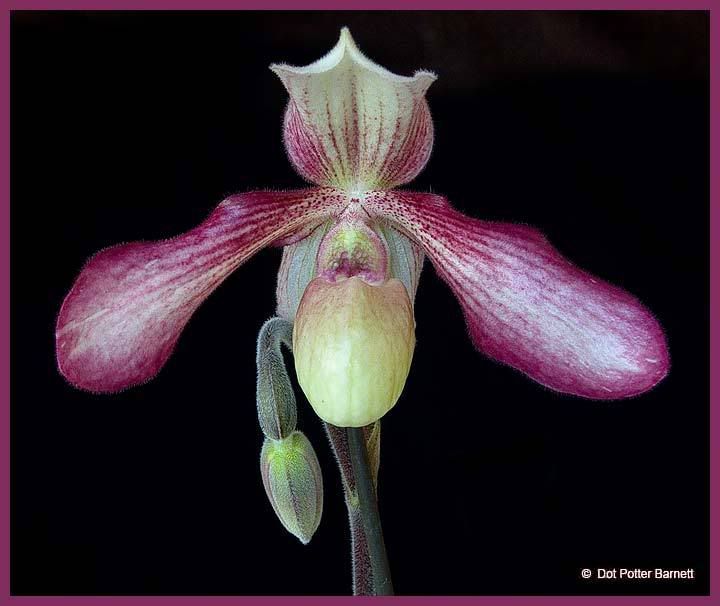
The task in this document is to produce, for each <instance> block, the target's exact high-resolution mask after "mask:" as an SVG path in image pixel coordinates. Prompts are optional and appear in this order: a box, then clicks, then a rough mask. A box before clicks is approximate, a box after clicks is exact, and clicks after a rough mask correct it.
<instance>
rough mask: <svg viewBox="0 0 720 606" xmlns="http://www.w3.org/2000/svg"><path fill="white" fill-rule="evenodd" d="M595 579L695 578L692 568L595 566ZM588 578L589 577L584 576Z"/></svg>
mask: <svg viewBox="0 0 720 606" xmlns="http://www.w3.org/2000/svg"><path fill="white" fill-rule="evenodd" d="M592 576H594V577H595V578H596V579H610V580H641V579H693V580H694V579H695V569H694V568H684V569H682V570H672V569H668V568H597V569H595V574H594V575H592ZM584 578H589V577H584Z"/></svg>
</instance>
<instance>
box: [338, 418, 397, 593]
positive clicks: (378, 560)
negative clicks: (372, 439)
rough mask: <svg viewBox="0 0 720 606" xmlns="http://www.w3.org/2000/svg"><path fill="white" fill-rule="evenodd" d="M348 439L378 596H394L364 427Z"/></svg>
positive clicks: (349, 432) (350, 430) (353, 430)
mask: <svg viewBox="0 0 720 606" xmlns="http://www.w3.org/2000/svg"><path fill="white" fill-rule="evenodd" d="M347 436H348V446H349V450H350V460H351V462H352V468H353V473H354V475H355V488H356V490H357V496H358V500H359V501H360V512H361V517H362V520H363V527H364V530H365V536H366V538H367V544H368V552H369V556H370V565H371V567H372V575H373V585H374V589H375V595H393V586H392V579H391V578H390V565H389V563H388V558H387V553H386V551H385V540H384V539H383V532H382V526H381V524H380V513H379V511H378V504H377V498H376V497H375V489H374V488H373V480H372V475H371V473H370V466H369V464H368V456H367V448H366V446H365V436H364V434H363V430H362V428H360V427H348V428H347Z"/></svg>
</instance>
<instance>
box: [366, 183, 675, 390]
mask: <svg viewBox="0 0 720 606" xmlns="http://www.w3.org/2000/svg"><path fill="white" fill-rule="evenodd" d="M363 204H364V206H365V208H366V209H367V210H368V211H369V212H370V213H372V214H376V215H381V216H384V217H386V218H387V219H389V220H390V221H392V222H393V223H394V224H396V225H397V226H398V228H399V229H401V230H402V231H404V232H405V233H406V234H408V235H409V236H410V237H412V238H413V239H414V240H416V241H417V242H418V243H419V244H421V245H422V246H423V248H424V249H425V252H426V253H427V255H428V256H429V257H430V259H431V260H432V262H433V264H434V265H435V268H436V270H437V272H438V273H439V274H440V276H441V277H442V278H443V279H444V280H445V281H446V282H447V283H448V284H449V285H450V287H451V288H452V290H453V292H454V293H455V295H456V296H457V298H458V300H459V301H460V304H461V305H462V308H463V311H464V313H465V318H466V320H467V324H468V328H469V329H470V335H471V337H472V340H473V342H474V344H475V346H476V347H477V348H478V349H479V350H480V351H482V352H484V353H486V354H487V355H488V356H490V357H492V358H495V359H496V360H499V361H501V362H504V363H506V364H509V365H510V366H513V367H515V368H517V369H518V370H521V371H522V372H524V373H526V374H527V375H528V376H530V377H531V378H532V379H534V380H536V381H538V382H539V383H541V384H543V385H545V386H547V387H550V388H552V389H555V390H557V391H560V392H564V393H570V394H575V395H578V396H583V397H587V398H596V399H615V398H623V397H628V396H632V395H636V394H639V393H642V392H644V391H646V390H648V389H650V388H651V387H653V386H654V385H655V384H657V383H658V382H659V381H660V380H661V379H662V378H663V377H664V376H665V375H666V374H667V372H668V368H669V355H668V350H667V346H666V341H665V336H664V334H663V331H662V329H661V327H660V325H659V324H658V322H657V320H656V319H655V318H654V317H653V315H652V314H651V313H650V312H649V311H648V310H647V309H646V308H645V307H644V306H643V305H642V304H641V303H640V302H639V301H638V300H637V299H636V298H634V297H633V296H632V295H630V294H628V293H627V292H625V291H623V290H621V289H619V288H616V287H614V286H612V285H610V284H608V283H606V282H603V281H602V280H600V279H598V278H595V277H593V276H591V275H590V274H588V273H586V272H584V271H582V270H580V269H578V268H577V267H575V266H574V265H572V264H571V263H570V262H569V261H567V260H566V259H565V258H563V257H562V256H561V255H560V254H559V253H558V252H557V251H556V250H555V249H554V248H553V247H552V246H551V245H550V244H549V243H548V242H547V240H546V239H545V238H544V237H543V235H542V234H540V233H539V232H538V231H536V230H534V229H532V228H529V227H524V226H520V225H512V224H508V223H488V222H485V221H479V220H477V219H471V218H469V217H466V216H464V215H462V214H461V213H459V212H457V211H456V210H454V209H453V208H452V207H451V206H450V205H449V204H448V202H447V200H445V199H444V198H443V197H442V196H437V195H433V194H417V193H410V192H385V193H383V192H378V193H373V194H369V195H368V196H367V197H366V199H365V200H364V202H363Z"/></svg>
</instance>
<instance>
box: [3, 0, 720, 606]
mask: <svg viewBox="0 0 720 606" xmlns="http://www.w3.org/2000/svg"><path fill="white" fill-rule="evenodd" d="M716 4H717V5H718V6H717V7H716V6H715V5H716ZM0 6H1V7H2V11H1V12H0V44H1V46H0V49H1V50H0V114H1V115H2V128H0V139H1V143H2V146H1V147H0V294H1V296H0V315H1V316H2V319H1V321H0V344H1V345H2V347H1V348H0V447H1V448H0V604H6V603H14V604H17V605H18V606H83V605H86V604H88V605H89V604H93V605H95V604H100V605H108V606H125V605H128V606H130V605H132V606H136V605H138V604H141V605H142V604H146V605H148V606H157V605H160V604H162V605H164V604H182V605H183V606H215V605H221V604H222V605H226V604H236V605H245V604H254V603H258V604H264V605H265V604H267V605H271V606H272V605H275V604H292V605H295V606H299V605H304V604H308V605H310V604H312V605H316V604H340V603H346V604H347V603H350V601H353V602H354V601H355V600H365V601H366V602H367V601H369V600H373V603H375V604H380V603H388V602H390V601H393V602H394V603H404V604H413V605H414V604H438V605H440V604H442V605H445V604H501V605H502V606H513V605H520V604H556V603H557V604H587V605H592V606H601V605H603V604H612V605H619V606H623V605H634V604H642V605H645V604H662V605H663V606H665V605H673V604H678V605H680V604H687V603H691V604H698V603H701V604H720V596H718V591H719V590H718V586H719V584H720V566H718V565H717V563H718V557H719V554H720V551H719V550H720V525H719V524H718V517H719V516H718V514H720V476H718V474H717V473H716V472H717V466H716V465H717V461H718V460H719V459H720V413H719V412H718V405H719V404H720V368H718V363H717V362H718V356H719V355H720V323H718V322H713V321H712V320H713V318H712V316H711V322H710V512H711V514H710V567H709V569H710V595H709V596H677V597H676V596H639V597H628V596H557V597H546V596H545V597H533V596H522V597H520V596H507V597H504V596H487V597H483V596H478V597H474V596H465V597H442V596H441V597H394V598H354V597H350V596H347V597H254V596H243V597H240V596H238V597H209V596H199V597H180V596H152V597H132V596H128V597H95V596H88V597H52V596H49V597H17V596H10V498H9V496H10V12H11V11H12V10H60V9H63V10H192V9H203V10H222V9H224V10H242V9H255V10H288V9H296V10H297V9H307V10H322V9H324V10H338V9H339V8H340V7H339V6H338V2H337V1H335V2H333V1H331V0H311V1H309V2H299V1H297V0H272V1H267V2H263V1H262V0H235V1H233V0H206V1H205V2H203V1H202V0H65V1H63V0H14V1H13V0H10V1H7V0H0ZM715 8H717V10H713V9H715ZM342 9H343V10H361V9H363V10H388V9H392V10H409V9H423V10H429V9H440V10H521V9H522V10H540V9H542V10H708V11H710V108H711V115H710V167H711V170H710V307H709V309H710V310H713V309H715V308H719V309H720V269H719V267H720V265H719V261H718V258H719V257H720V197H719V196H720V189H719V184H720V181H719V179H720V171H718V167H715V166H714V165H713V160H714V159H716V158H717V157H718V146H719V145H720V120H718V119H714V118H715V116H714V115H713V114H712V108H713V107H720V97H719V92H720V91H719V87H720V83H719V74H718V73H717V72H718V68H717V66H718V65H719V64H720V47H719V46H718V44H719V42H718V36H720V3H719V2H718V1H717V0H704V1H697V0H691V1H687V2H683V1H682V0H672V1H671V0H634V1H625V2H623V1H618V0H594V1H593V2H585V3H582V2H578V1H577V0H576V1H574V2H573V1H570V0H550V1H548V2H538V1H537V0H506V1H505V2H502V0H474V1H473V0H452V1H448V0H445V2H439V1H438V0H414V1H413V0H387V1H383V0H345V1H344V2H343V3H342ZM713 168H715V171H713ZM715 371H717V372H715Z"/></svg>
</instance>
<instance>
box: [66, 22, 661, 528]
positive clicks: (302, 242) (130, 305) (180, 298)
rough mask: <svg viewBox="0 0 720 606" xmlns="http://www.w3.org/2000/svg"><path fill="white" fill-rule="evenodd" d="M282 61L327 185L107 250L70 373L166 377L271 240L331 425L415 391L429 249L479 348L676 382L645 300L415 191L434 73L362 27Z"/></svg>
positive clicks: (303, 164)
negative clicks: (371, 47) (210, 302)
mask: <svg viewBox="0 0 720 606" xmlns="http://www.w3.org/2000/svg"><path fill="white" fill-rule="evenodd" d="M271 69H272V71H273V72H274V73H275V74H277V76H278V77H279V78H280V80H281V81H282V83H283V85H284V86H285V88H286V90H287V93H288V95H289V103H288V105H287V110H286V112H285V119H284V143H285V147H286V150H287V154H288V157H289V159H290V162H291V163H292V165H293V166H294V167H295V169H296V170H297V172H298V173H299V174H300V176H301V177H303V178H304V179H305V180H306V181H308V182H309V183H310V184H312V186H311V187H309V188H305V189H298V190H294V191H285V192H278V191H254V192H249V193H242V194H236V195H233V196H230V197H229V198H227V199H226V200H224V201H223V202H221V203H220V205H219V206H218V207H217V208H216V209H215V210H214V211H213V212H212V213H211V214H210V216H209V217H208V218H207V219H206V220H205V221H204V222H203V223H201V224H200V225H199V226H197V227H196V228H194V229H192V230H190V231H189V232H187V233H185V234H182V235H180V236H178V237H176V238H173V239H170V240H165V241H159V242H135V243H130V244H122V245H119V246H115V247H111V248H108V249H105V250H103V251H101V252H99V253H98V254H97V255H95V256H94V257H92V258H91V259H90V260H89V261H88V263H87V264H86V266H85V267H84V269H83V270H82V272H81V273H80V275H79V277H78V278H77V280H76V282H75V284H74V285H73V287H72V289H71V290H70V292H69V294H68V295H67V297H66V299H65V301H64V303H63V305H62V309H61V311H60V314H59V317H58V321H57V331H56V339H57V345H56V347H57V361H58V366H59V369H60V371H61V373H62V374H63V375H64V376H65V377H66V378H67V380H68V381H69V382H70V383H72V384H73V385H75V386H77V387H79V388H81V389H85V390H89V391H92V392H99V393H108V392H116V391H118V390H122V389H125V388H128V387H130V386H133V385H138V384H141V383H143V382H145V381H148V380H149V379H151V378H152V377H153V376H155V375H156V374H157V373H158V371H159V370H160V369H161V368H162V366H163V365H164V363H165V362H166V360H167V359H168V357H169V356H170V354H171V353H172V351H173V348H174V346H175V344H176V342H177V340H178V338H179V337H180V333H181V332H182V330H183V328H184V327H185V325H186V324H187V322H188V320H189V319H190V317H191V316H192V314H193V312H194V311H195V310H196V309H197V308H198V306H199V305H200V304H201V303H202V302H203V301H204V300H205V299H206V298H207V297H208V296H209V295H210V293H212V291H213V290H214V289H215V288H216V287H217V286H218V285H219V284H220V283H221V282H222V281H223V280H224V279H225V278H227V277H228V276H229V275H230V274H231V273H232V272H233V271H235V270H236V269H237V268H238V267H239V266H240V265H242V264H243V263H244V262H245V261H247V260H248V259H249V258H250V257H251V256H252V255H254V254H255V253H256V252H258V251H260V250H261V249H263V248H265V247H269V246H276V247H277V246H281V247H283V255H282V261H281V265H280V269H279V274H278V282H277V311H276V313H277V316H278V317H279V318H281V319H282V320H283V321H284V322H286V323H287V334H286V335H285V338H284V341H285V342H286V343H287V344H288V345H289V346H291V347H292V350H293V355H294V360H295V369H296V373H297V378H298V382H299V384H300V386H301V388H302V390H303V392H304V393H305V395H306V396H307V399H308V401H309V402H310V404H311V406H312V407H313V409H314V410H315V412H316V413H317V415H318V416H319V417H320V418H321V419H322V420H323V421H325V422H326V423H328V424H330V426H331V427H336V428H337V427H365V426H372V424H373V423H374V422H376V421H378V420H379V419H380V418H381V417H383V416H384V415H385V414H386V413H387V412H388V411H389V410H390V409H391V408H393V406H394V405H395V404H396V402H397V401H398V399H399V397H400V395H401V393H402V390H403V387H404V384H405V381H406V378H407V376H408V372H409V369H410V365H411V360H412V356H413V350H414V346H415V321H414V314H413V305H414V300H415V295H416V291H417V287H418V281H419V277H420V272H421V269H422V266H423V262H424V257H425V256H427V257H429V259H430V261H431V262H432V265H433V266H434V268H435V270H436V272H437V273H438V275H439V276H440V277H441V278H442V279H443V280H444V281H445V282H446V283H447V284H448V286H449V287H450V289H451V290H452V292H453V293H454V295H455V296H456V297H457V300H458V302H459V303H460V306H461V307H462V310H463V313H464V316H465V320H466V322H467V327H468V330H469V333H470V337H471V339H472V342H473V343H474V345H475V346H476V348H477V349H478V350H479V351H480V352H481V353H483V354H484V355H486V356H488V357H489V358H492V359H494V360H497V361H499V362H501V363H504V364H507V365H510V366H512V367H514V368H515V369H517V370H519V371H520V372H522V373H524V374H525V375H527V376H528V377H529V378H531V379H533V380H534V381H536V382H538V383H540V384H541V385H544V386H546V387H548V388H550V389H553V390H556V391H558V392H561V393H567V394H573V395H576V396H580V397H584V398H593V399H617V398H626V397H630V396H635V395H637V394H640V393H642V392H644V391H646V390H648V389H650V388H652V387H653V386H654V385H656V384H657V383H658V382H659V381H660V380H661V379H662V378H663V377H664V376H665V375H666V373H667V372H668V367H669V356H668V350H667V346H666V340H665V337H664V334H663V331H662V329H661V327H660V325H659V323H658V322H657V320H656V319H655V318H654V317H653V315H652V314H651V312H650V311H648V309H646V308H645V307H644V306H643V305H642V304H641V303H640V302H639V301H638V300H637V299H636V298H635V297H633V296H632V295H630V294H628V293H627V292H625V291H623V290H621V289H620V288H617V287H615V286H612V285H610V284H608V283H607V282H605V281H603V280H601V279H600V278H596V277H593V276H592V275H590V274H588V273H586V272H584V271H583V270H581V269H579V268H577V267H576V266H575V265H573V264H572V263H571V262H569V261H568V260H566V259H565V258H564V257H563V256H562V255H561V254H560V253H559V252H558V251H557V250H556V249H555V248H553V246H552V245H551V244H550V243H549V242H548V241H547V240H546V239H545V237H544V236H543V235H542V234H541V233H540V232H539V231H537V230H535V229H533V228H530V227H527V226H524V225H516V224H509V223H497V222H487V221H482V220H480V219H475V218H471V217H467V216H465V215H463V214H461V213H460V212H458V211H457V210H455V209H454V208H453V207H452V206H451V204H450V203H449V202H448V201H447V200H446V199H445V198H444V197H443V196H441V195H438V194H430V193H418V192H412V191H406V190H399V189H397V188H398V187H399V186H402V185H405V184H407V183H409V182H410V181H412V179H413V178H414V177H415V176H416V175H418V173H419V172H420V171H421V170H422V169H423V167H424V166H425V164H426V163H427V161H428V158H429V156H430V152H431V150H432V147H433V123H432V120H431V117H430V111H429V108H428V103H427V101H426V98H425V95H426V92H427V91H428V88H429V87H430V85H431V84H432V83H433V82H434V81H435V79H436V76H435V75H434V74H433V73H431V72H427V71H418V72H416V73H415V74H414V75H413V76H412V77H404V76H399V75H395V74H393V73H391V72H389V71H388V70H386V69H384V68H383V67H380V66H379V65H377V64H376V63H374V62H372V61H371V60H369V59H368V58H367V57H365V56H364V55H363V54H362V53H361V52H360V51H359V50H358V48H357V46H356V45H355V43H354V41H353V39H352V37H351V35H350V33H349V31H348V30H347V29H343V30H342V31H341V34H340V39H339V41H338V43H337V45H336V46H335V47H334V48H333V49H332V50H331V51H330V52H329V53H328V54H327V55H325V56H324V57H323V58H321V59H320V60H318V61H316V62H314V63H312V64H310V65H307V66H305V67H292V66H289V65H285V64H276V65H272V66H271ZM258 359H259V361H260V360H261V357H260V356H259V358H258ZM259 370H260V371H262V369H259ZM293 406H294V400H293ZM402 414H410V411H409V410H408V411H406V412H405V413H402ZM271 416H272V415H271ZM290 416H292V415H290ZM294 423H295V418H294V416H293V417H292V421H291V422H289V424H288V426H287V427H284V429H283V428H281V426H282V424H283V421H282V420H278V428H276V430H271V429H268V430H267V431H266V435H269V433H268V432H270V433H272V432H273V431H275V433H274V434H273V436H274V438H277V439H280V438H284V437H286V436H288V435H292V434H293V431H294ZM269 424H272V419H271V420H269V421H267V422H266V423H265V425H269ZM264 431H265V429H264ZM293 439H294V440H296V442H297V443H298V444H300V442H301V441H302V440H301V438H298V437H297V436H296V437H294V438H293ZM287 450H291V449H287ZM311 459H312V457H309V458H308V460H311ZM314 465H315V463H311V464H310V466H311V467H313V468H314ZM306 475H307V476H308V477H312V478H316V477H317V474H315V473H314V471H313V473H308V474H306ZM264 477H265V476H264ZM313 481H315V480H313ZM274 506H275V505H274ZM276 510H277V508H276ZM313 511H315V514H314V515H315V517H318V515H319V514H318V513H317V505H316V507H315V509H314V510H313ZM279 515H280V514H279ZM284 523H285V522H284ZM288 524H289V525H292V524H291V523H290V522H288ZM288 524H286V526H288ZM311 530H314V528H313V529H311ZM298 532H299V531H298Z"/></svg>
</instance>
